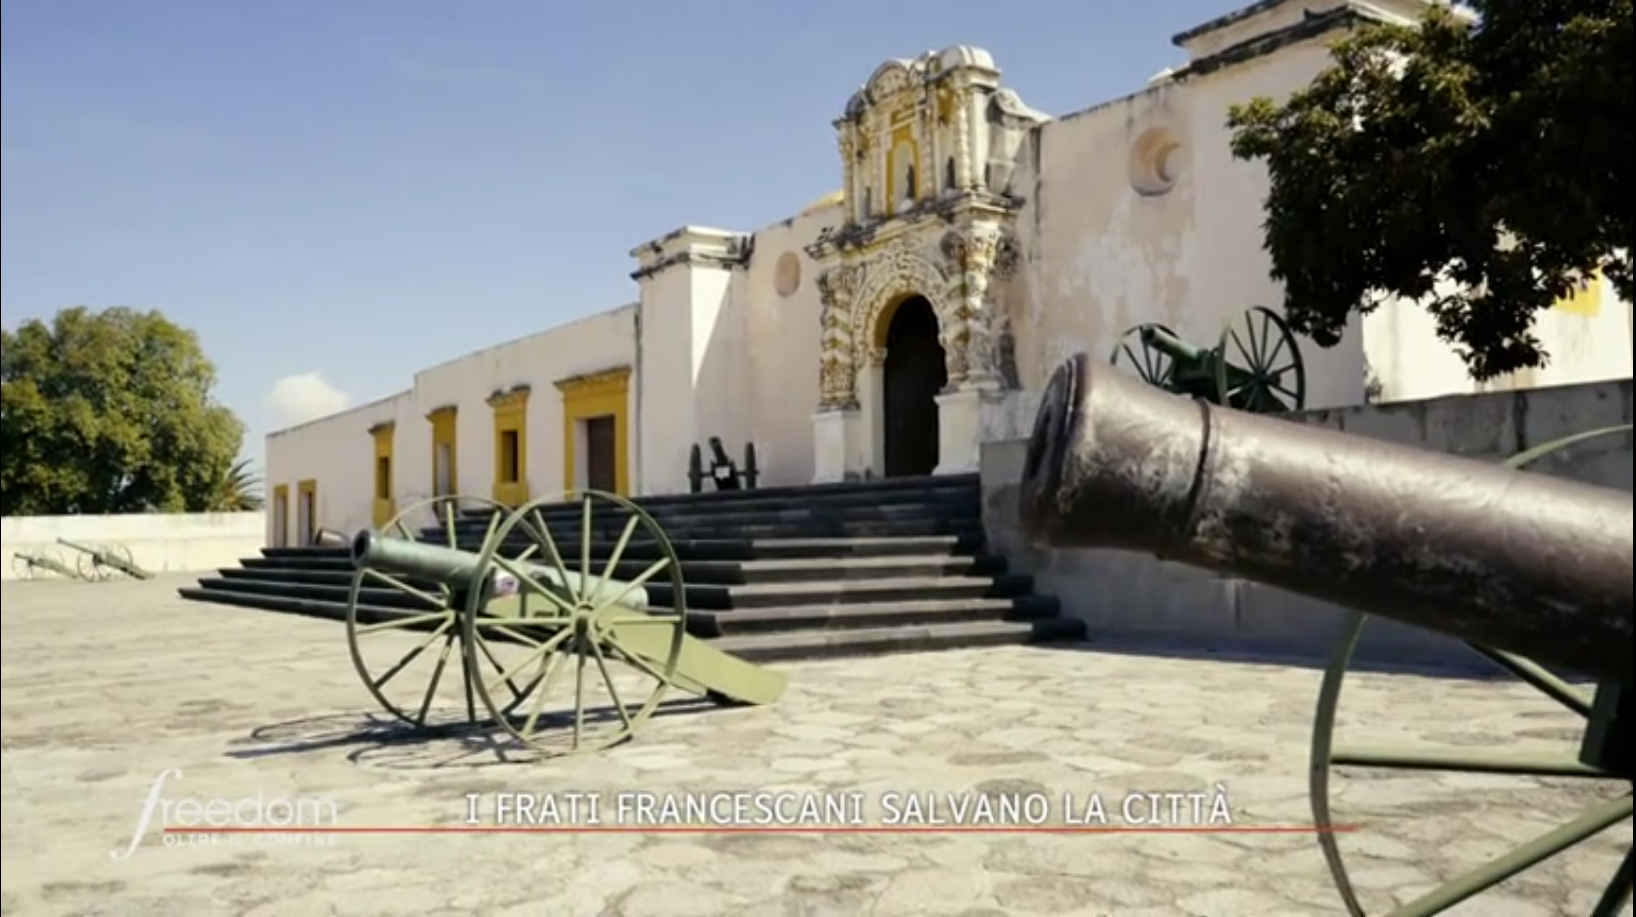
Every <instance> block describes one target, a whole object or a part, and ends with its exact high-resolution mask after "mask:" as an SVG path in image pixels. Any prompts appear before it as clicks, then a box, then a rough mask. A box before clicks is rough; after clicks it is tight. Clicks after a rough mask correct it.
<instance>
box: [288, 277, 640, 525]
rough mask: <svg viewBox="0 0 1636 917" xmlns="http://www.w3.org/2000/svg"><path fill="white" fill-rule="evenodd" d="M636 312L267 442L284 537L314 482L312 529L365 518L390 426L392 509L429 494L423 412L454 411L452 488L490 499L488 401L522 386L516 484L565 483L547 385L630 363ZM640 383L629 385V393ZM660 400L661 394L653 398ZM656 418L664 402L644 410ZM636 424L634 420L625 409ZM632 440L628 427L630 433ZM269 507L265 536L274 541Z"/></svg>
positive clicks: (493, 350) (582, 325)
mask: <svg viewBox="0 0 1636 917" xmlns="http://www.w3.org/2000/svg"><path fill="white" fill-rule="evenodd" d="M635 332H636V307H635V306H625V307H622V308H619V309H614V310H611V311H608V312H603V313H601V314H598V315H594V316H591V317H590V318H586V319H583V320H581V321H578V322H574V323H573V324H569V325H564V326H561V327H558V328H554V329H552V330H550V331H546V332H543V333H541V334H536V335H531V336H529V337H525V338H520V339H518V340H514V341H509V342H507V343H504V344H499V345H497V346H494V347H490V348H487V349H485V350H480V351H477V352H476V353H473V354H468V355H467V356H464V357H461V358H460V359H458V360H452V361H450V362H448V363H444V364H441V365H438V366H434V367H432V368H430V369H427V370H424V371H422V372H420V373H418V374H416V376H415V379H414V386H413V387H412V388H411V389H409V390H408V391H406V392H403V393H400V394H398V395H394V396H392V397H390V398H385V399H381V400H379V401H374V402H371V403H369V404H365V405H361V406H359V407H356V408H353V409H351V410H348V411H344V412H342V413H340V414H335V415H332V416H329V417H325V418H321V419H319V420H315V421H312V422H310V423H307V424H303V425H301V426H298V427H292V428H290V429H287V430H281V431H278V432H276V433H273V434H271V435H269V436H268V437H267V458H266V469H267V471H266V478H267V481H266V484H267V490H268V493H269V494H272V493H273V492H274V490H275V489H276V488H277V487H279V486H280V485H283V486H286V487H288V489H289V494H290V501H291V502H290V531H291V533H292V536H291V537H292V540H294V538H295V535H294V532H295V531H296V529H295V525H296V508H297V499H298V497H297V488H298V485H299V483H300V482H301V481H303V480H316V481H317V482H318V487H317V504H318V512H317V524H318V526H320V527H325V528H333V529H339V530H342V531H352V530H355V529H358V528H363V527H365V526H368V525H370V524H371V523H372V521H373V511H374V494H375V443H374V439H373V437H372V436H371V434H370V430H371V429H372V428H374V427H375V426H376V425H377V424H382V423H392V424H394V429H393V436H392V470H393V475H392V478H393V480H392V492H393V496H394V499H395V500H396V501H397V504H398V506H399V507H403V506H407V505H409V504H410V503H414V502H418V501H420V500H424V499H426V498H428V497H429V496H430V495H431V494H432V493H434V492H435V481H434V480H433V453H432V431H431V426H430V423H429V422H428V420H427V415H428V414H429V413H431V412H432V411H434V410H436V409H439V408H444V407H448V406H454V407H455V408H456V409H457V415H456V424H457V427H456V429H457V436H458V439H457V446H456V460H455V463H454V465H455V468H454V470H455V481H454V490H455V491H456V492H458V493H462V494H470V495H475V496H489V495H490V494H491V493H492V491H493V485H494V481H495V476H494V472H495V461H494V460H495V455H494V449H495V434H494V412H493V410H492V409H491V408H490V407H489V405H488V403H487V402H488V399H489V397H490V396H491V395H493V394H494V393H495V392H498V391H505V390H509V389H513V388H515V387H517V386H528V387H529V389H530V394H529V398H528V405H527V412H526V413H527V438H528V447H527V456H526V465H525V471H524V480H525V483H526V484H527V485H528V490H529V493H530V494H532V495H534V496H540V495H543V494H546V493H550V492H553V491H558V490H562V489H563V488H564V485H565V480H564V467H565V464H566V462H565V453H564V449H563V406H562V396H561V394H560V393H559V392H558V390H557V389H556V387H555V385H554V383H556V382H557V381H559V380H562V379H567V378H572V377H574V376H579V375H584V374H589V373H595V372H599V371H602V370H608V369H614V368H618V367H630V366H633V365H634V363H635V359H636V334H635ZM639 384H640V380H639V379H633V380H632V391H633V392H634V391H636V390H637V387H638V386H639ZM661 394H662V393H661ZM650 409H652V410H656V411H658V412H660V413H661V414H662V413H664V412H665V411H666V410H668V406H667V405H666V404H665V403H664V401H663V399H662V398H661V400H660V401H659V403H658V404H655V405H652V406H650ZM627 419H628V420H629V421H630V423H631V424H632V425H633V426H634V423H635V421H634V413H633V412H631V411H629V410H627ZM631 432H632V433H634V430H632V431H631ZM274 524H275V522H274V519H273V507H272V505H271V504H269V509H268V520H267V532H268V541H269V543H272V542H273V540H274V538H273V526H274Z"/></svg>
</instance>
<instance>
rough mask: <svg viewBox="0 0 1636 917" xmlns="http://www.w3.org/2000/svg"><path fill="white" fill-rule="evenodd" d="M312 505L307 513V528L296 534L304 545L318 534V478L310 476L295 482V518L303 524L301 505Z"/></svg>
mask: <svg viewBox="0 0 1636 917" xmlns="http://www.w3.org/2000/svg"><path fill="white" fill-rule="evenodd" d="M303 505H311V507H312V509H311V510H310V511H308V513H307V530H306V531H305V532H297V533H296V535H297V537H298V539H299V542H300V544H302V545H303V546H305V545H309V544H312V542H313V539H314V538H315V537H316V536H317V535H318V479H317V478H308V479H306V480H305V481H297V482H295V520H296V524H297V525H300V524H301V507H302V506H303Z"/></svg>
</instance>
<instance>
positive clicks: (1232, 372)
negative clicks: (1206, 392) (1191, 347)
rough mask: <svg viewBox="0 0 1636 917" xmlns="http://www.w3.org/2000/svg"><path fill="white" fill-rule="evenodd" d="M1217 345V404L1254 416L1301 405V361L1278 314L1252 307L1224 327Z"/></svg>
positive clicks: (1292, 335)
mask: <svg viewBox="0 0 1636 917" xmlns="http://www.w3.org/2000/svg"><path fill="white" fill-rule="evenodd" d="M1217 347H1218V349H1217V351H1216V353H1217V359H1216V361H1215V374H1216V403H1217V404H1221V405H1225V406H1227V407H1230V408H1236V409H1238V410H1240V411H1249V412H1250V413H1253V414H1277V413H1280V412H1283V411H1299V410H1301V409H1302V408H1304V407H1306V403H1307V368H1306V361H1305V360H1304V359H1303V358H1302V357H1301V347H1300V345H1299V344H1297V343H1296V341H1295V333H1294V332H1293V331H1291V330H1290V327H1289V324H1288V323H1286V322H1285V321H1284V317H1283V316H1281V315H1279V314H1278V313H1277V312H1274V311H1272V310H1271V309H1268V308H1267V307H1266V306H1252V307H1250V309H1248V310H1247V311H1245V312H1243V313H1242V314H1240V315H1239V316H1238V317H1237V318H1235V319H1233V321H1232V322H1231V323H1230V324H1228V325H1227V328H1226V330H1224V331H1222V333H1221V341H1220V342H1219V344H1218V345H1217Z"/></svg>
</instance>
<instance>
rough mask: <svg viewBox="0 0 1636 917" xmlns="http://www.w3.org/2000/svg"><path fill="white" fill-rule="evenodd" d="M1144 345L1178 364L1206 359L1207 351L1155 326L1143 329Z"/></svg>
mask: <svg viewBox="0 0 1636 917" xmlns="http://www.w3.org/2000/svg"><path fill="white" fill-rule="evenodd" d="M1141 334H1142V343H1143V344H1144V345H1146V346H1148V347H1151V348H1153V349H1154V350H1157V351H1159V352H1160V353H1162V354H1164V355H1165V356H1167V357H1169V358H1171V359H1172V360H1175V361H1176V362H1178V363H1197V362H1200V361H1201V360H1203V359H1204V357H1205V353H1206V352H1205V351H1204V350H1201V349H1199V348H1197V347H1194V346H1193V345H1192V344H1189V343H1187V342H1186V341H1184V340H1182V339H1181V338H1179V337H1176V336H1175V335H1173V334H1171V333H1170V332H1168V331H1165V330H1164V329H1163V328H1159V327H1157V326H1154V325H1146V326H1144V327H1143V328H1142V332H1141Z"/></svg>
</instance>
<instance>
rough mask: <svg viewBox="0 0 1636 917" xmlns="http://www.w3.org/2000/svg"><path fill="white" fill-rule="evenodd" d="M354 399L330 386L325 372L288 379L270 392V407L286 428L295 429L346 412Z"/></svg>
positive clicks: (268, 398) (277, 384) (268, 402)
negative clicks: (300, 425) (308, 422)
mask: <svg viewBox="0 0 1636 917" xmlns="http://www.w3.org/2000/svg"><path fill="white" fill-rule="evenodd" d="M351 403H352V399H351V398H348V397H347V393H346V392H343V391H341V390H340V389H338V388H336V387H335V386H333V385H331V384H329V380H327V379H325V378H324V376H323V374H322V373H300V374H298V375H294V376H285V377H284V378H282V379H280V380H278V381H277V382H274V383H273V390H272V391H270V392H268V393H267V408H268V410H270V411H272V412H273V414H274V416H275V417H277V418H278V421H279V422H280V423H282V424H283V425H285V426H292V427H293V426H295V425H296V424H299V423H306V422H307V421H309V420H317V419H318V418H320V417H324V416H326V415H329V414H334V413H337V412H339V411H344V410H346V408H347V405H349V404H351Z"/></svg>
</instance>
